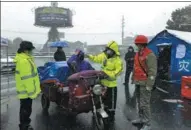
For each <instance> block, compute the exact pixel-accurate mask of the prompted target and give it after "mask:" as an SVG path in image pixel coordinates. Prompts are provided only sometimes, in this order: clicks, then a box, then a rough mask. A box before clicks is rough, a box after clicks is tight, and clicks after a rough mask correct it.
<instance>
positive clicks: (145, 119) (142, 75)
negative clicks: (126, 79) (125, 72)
mask: <svg viewBox="0 0 191 130" xmlns="http://www.w3.org/2000/svg"><path fill="white" fill-rule="evenodd" d="M147 43H148V38H147V37H146V36H144V35H138V36H137V37H136V38H135V44H136V45H137V47H138V52H137V53H136V55H135V58H134V69H133V76H132V81H133V83H135V85H136V97H137V101H138V109H139V119H137V120H134V121H132V124H134V125H135V124H143V127H142V129H141V130H150V129H151V127H150V120H151V110H150V98H151V90H152V89H153V86H154V83H155V78H156V75H157V58H156V56H155V54H154V53H153V52H152V51H151V50H150V49H149V48H147Z"/></svg>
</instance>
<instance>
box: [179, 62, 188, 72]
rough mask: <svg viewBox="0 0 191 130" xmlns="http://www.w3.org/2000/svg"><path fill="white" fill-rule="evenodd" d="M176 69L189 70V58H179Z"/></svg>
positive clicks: (180, 70)
mask: <svg viewBox="0 0 191 130" xmlns="http://www.w3.org/2000/svg"><path fill="white" fill-rule="evenodd" d="M178 71H179V72H191V60H189V59H184V60H179V62H178Z"/></svg>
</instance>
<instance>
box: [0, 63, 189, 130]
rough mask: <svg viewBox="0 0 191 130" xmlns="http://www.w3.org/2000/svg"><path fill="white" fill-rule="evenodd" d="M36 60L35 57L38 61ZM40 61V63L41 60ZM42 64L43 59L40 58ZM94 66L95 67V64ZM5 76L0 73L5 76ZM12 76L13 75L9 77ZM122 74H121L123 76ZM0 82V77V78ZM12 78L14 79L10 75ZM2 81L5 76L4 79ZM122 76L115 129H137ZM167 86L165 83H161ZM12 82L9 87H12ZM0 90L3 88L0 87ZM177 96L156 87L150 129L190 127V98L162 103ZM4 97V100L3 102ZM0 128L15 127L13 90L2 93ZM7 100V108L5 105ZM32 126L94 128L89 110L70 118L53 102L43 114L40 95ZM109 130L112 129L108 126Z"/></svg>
mask: <svg viewBox="0 0 191 130" xmlns="http://www.w3.org/2000/svg"><path fill="white" fill-rule="evenodd" d="M37 62H38V60H37ZM40 62H41V63H40ZM38 63H40V64H39V65H42V64H43V62H42V60H41V61H39V62H38ZM96 68H97V66H96ZM5 77H6V76H1V78H5ZM12 77H14V76H12ZM122 77H123V75H122ZM1 81H2V80H1ZM11 81H14V78H12V80H11ZM3 82H4V84H5V79H4V80H3ZM122 83H123V78H119V79H118V84H119V85H118V101H117V109H116V121H115V126H114V127H115V130H137V128H136V127H134V126H132V125H131V123H130V120H132V119H135V118H136V116H137V114H136V109H135V108H133V106H135V101H134V100H132V103H129V104H128V105H125V94H124V86H123V85H122ZM160 85H163V86H164V85H165V86H167V87H170V85H168V84H160ZM14 86H15V84H14V83H12V84H11V85H10V87H12V88H13V87H14ZM4 87H6V85H4ZM1 89H2V88H1ZM172 98H173V99H180V97H177V96H176V94H164V93H162V92H159V91H158V90H155V91H154V92H153V94H152V129H153V130H190V129H191V101H187V100H183V103H169V102H164V101H163V99H172ZM3 100H4V102H3ZM1 101H2V102H3V103H1V129H2V130H18V123H19V121H18V119H19V101H18V99H17V98H16V96H15V94H14V93H13V94H12V95H11V96H10V98H9V100H8V98H7V97H5V96H3V97H2V95H1ZM6 103H8V104H9V105H8V108H7V106H6ZM31 119H32V122H31V125H32V126H33V127H34V129H35V130H94V126H95V125H94V123H93V121H92V114H91V113H83V114H80V115H78V116H77V118H76V120H75V121H74V120H69V119H68V118H67V117H66V116H65V115H64V113H63V112H62V111H60V110H59V109H58V108H57V106H56V105H55V104H54V103H51V107H50V108H49V113H43V112H42V108H41V103H40V97H39V98H38V99H36V100H34V101H33V112H32V115H31ZM111 130H112V129H111Z"/></svg>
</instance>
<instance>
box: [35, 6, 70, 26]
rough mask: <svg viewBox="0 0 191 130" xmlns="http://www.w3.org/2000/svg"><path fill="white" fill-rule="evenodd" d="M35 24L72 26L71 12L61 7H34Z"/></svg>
mask: <svg viewBox="0 0 191 130" xmlns="http://www.w3.org/2000/svg"><path fill="white" fill-rule="evenodd" d="M35 25H37V26H45V27H51V26H56V27H72V26H73V25H72V12H71V10H69V9H66V8H61V7H40V8H37V9H35Z"/></svg>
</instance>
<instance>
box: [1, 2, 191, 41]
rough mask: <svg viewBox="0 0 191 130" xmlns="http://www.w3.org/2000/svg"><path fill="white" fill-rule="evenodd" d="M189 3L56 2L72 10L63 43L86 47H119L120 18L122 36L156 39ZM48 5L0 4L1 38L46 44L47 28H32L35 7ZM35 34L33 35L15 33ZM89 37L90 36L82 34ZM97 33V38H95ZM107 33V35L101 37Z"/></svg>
mask: <svg viewBox="0 0 191 130" xmlns="http://www.w3.org/2000/svg"><path fill="white" fill-rule="evenodd" d="M189 4H191V2H159V3H158V2H149V3H148V2H124V3H118V2H113V3H112V2H111V3H108V2H107V3H103V2H100V3H98V2H96V3H93V2H91V3H90V2H89V3H88V2H87V3H84V2H78V3H77V2H76V3H75V2H70V3H69V2H67V3H66V2H59V4H58V5H59V6H60V7H65V8H70V9H72V10H75V12H76V13H75V15H74V16H73V25H74V27H73V28H70V29H59V31H60V32H65V33H66V40H69V41H77V40H80V41H83V42H85V41H86V42H87V43H88V44H104V43H105V42H107V41H108V40H116V41H118V42H119V43H121V34H120V33H121V17H122V15H124V17H125V36H131V35H135V34H145V35H149V36H151V35H155V34H156V33H158V32H160V31H162V30H163V29H165V26H166V21H167V20H168V19H169V18H170V16H171V12H172V11H173V10H175V9H177V8H181V7H184V6H186V5H189ZM49 5H50V2H2V3H1V31H2V32H1V34H2V36H3V37H7V38H11V39H13V38H15V37H17V36H21V37H22V38H23V39H29V40H32V41H34V42H36V43H39V44H43V43H45V41H46V40H47V34H46V33H47V32H48V29H47V28H39V27H35V26H33V24H34V12H32V10H33V8H34V7H39V6H49ZM9 31H19V32H35V33H20V34H18V33H15V32H9ZM84 33H91V34H84ZM94 33H99V34H94ZM102 33H106V34H102Z"/></svg>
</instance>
